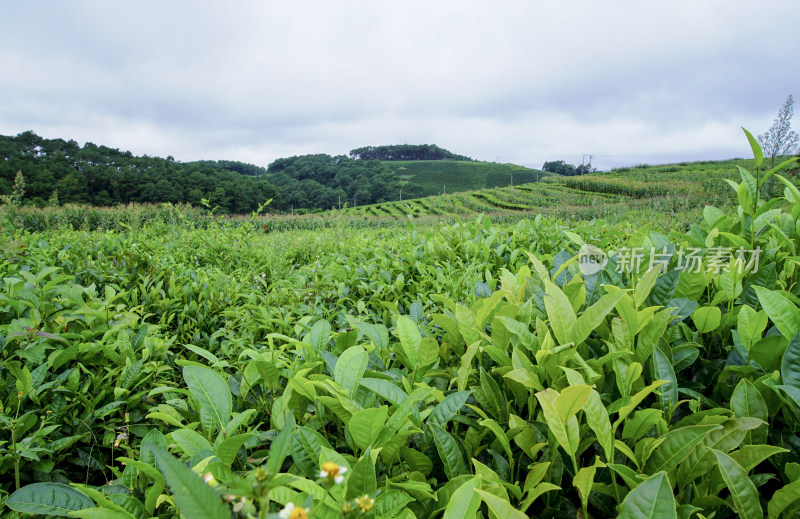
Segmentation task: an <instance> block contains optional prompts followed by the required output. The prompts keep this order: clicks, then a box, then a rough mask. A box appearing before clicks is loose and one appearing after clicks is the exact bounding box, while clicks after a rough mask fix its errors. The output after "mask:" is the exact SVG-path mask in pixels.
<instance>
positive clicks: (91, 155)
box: [0, 131, 465, 213]
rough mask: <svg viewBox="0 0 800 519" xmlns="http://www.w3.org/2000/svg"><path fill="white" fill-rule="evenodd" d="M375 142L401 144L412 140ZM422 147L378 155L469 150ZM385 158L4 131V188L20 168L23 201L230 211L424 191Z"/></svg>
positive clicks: (1, 190)
mask: <svg viewBox="0 0 800 519" xmlns="http://www.w3.org/2000/svg"><path fill="white" fill-rule="evenodd" d="M369 148H373V149H379V148H382V149H387V150H388V149H389V148H397V149H398V150H400V149H405V148H406V145H402V146H396V147H392V146H379V147H369ZM416 148H418V149H417V151H416V152H413V153H412V152H411V151H410V150H406V151H402V152H397V153H394V152H392V153H388V155H387V154H384V153H383V152H381V153H378V155H381V156H383V157H386V156H397V157H400V156H402V157H408V156H420V157H423V156H425V157H428V159H427V160H445V158H450V159H451V160H455V159H453V157H456V158H458V160H461V159H462V158H465V157H462V156H460V155H454V154H452V153H450V152H448V151H447V150H443V149H442V148H439V147H438V146H435V145H425V146H417V147H416ZM423 148H424V149H423ZM364 149H367V148H364ZM425 150H427V151H425ZM355 151H356V150H353V152H355ZM353 152H351V155H353ZM414 153H417V154H418V155H414ZM426 153H427V155H426ZM356 155H358V154H356ZM381 160H391V159H386V158H382V159H371V158H366V157H361V156H358V158H353V156H350V157H348V156H345V155H337V156H331V155H324V154H316V155H303V156H299V157H298V156H295V157H288V158H281V159H278V160H275V161H274V162H272V163H271V164H270V165H269V167H267V168H263V167H260V166H256V165H253V164H248V163H244V162H237V161H232V160H218V161H212V160H201V161H194V162H179V161H176V160H175V159H174V158H173V157H172V156H168V157H166V158H161V157H150V156H147V155H144V156H135V155H133V154H132V153H131V152H130V151H120V150H119V149H116V148H109V147H106V146H98V145H96V144H94V143H91V142H87V143H85V144H84V145H83V146H81V145H79V144H78V143H77V142H76V141H74V140H64V139H46V138H43V137H40V136H39V135H36V134H35V133H33V132H32V131H27V132H24V133H20V134H19V135H16V136H3V135H0V195H3V194H9V193H11V192H12V189H13V185H14V179H15V177H16V174H17V172H22V174H23V176H24V180H25V195H24V199H23V200H22V203H29V204H34V205H38V206H44V205H46V204H47V201H48V200H50V201H52V200H57V201H58V202H59V203H79V204H91V205H98V206H112V205H119V204H128V203H131V202H139V203H163V202H171V203H189V204H192V205H200V204H201V201H202V200H203V199H207V200H209V201H210V203H211V205H213V206H218V207H219V208H220V210H222V211H224V212H229V213H248V212H250V211H254V210H256V209H257V208H258V207H259V204H261V203H263V202H265V201H266V200H268V199H273V202H272V204H271V205H270V206H269V209H270V210H279V211H292V210H293V211H295V212H297V211H301V212H302V211H316V210H326V209H331V208H334V207H344V206H345V205H348V206H352V205H364V204H373V203H380V202H384V201H391V200H397V199H398V197H399V193H400V190H401V189H402V191H403V197H404V198H414V197H418V196H421V194H422V188H421V186H419V185H416V184H414V183H413V182H406V181H403V180H402V179H401V178H400V177H399V176H398V174H397V172H396V171H395V170H394V169H392V168H390V167H389V166H387V165H386V164H383V163H382V162H381ZM398 160H399V159H398Z"/></svg>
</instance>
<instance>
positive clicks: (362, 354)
mask: <svg viewBox="0 0 800 519" xmlns="http://www.w3.org/2000/svg"><path fill="white" fill-rule="evenodd" d="M367 360H368V354H367V351H366V350H365V349H364V348H362V347H361V346H351V347H350V348H348V349H346V350H345V351H344V352H343V353H342V354H341V355H340V356H339V360H337V361H336V367H335V368H334V372H333V378H334V380H336V383H337V384H339V385H340V386H341V387H342V389H345V390H347V391H350V394H351V395H352V393H353V389H354V388H355V383H356V380H358V379H360V378H361V377H362V376H363V375H364V371H366V369H367Z"/></svg>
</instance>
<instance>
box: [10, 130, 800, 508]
mask: <svg viewBox="0 0 800 519" xmlns="http://www.w3.org/2000/svg"><path fill="white" fill-rule="evenodd" d="M756 145H757V144H756ZM756 155H757V154H756ZM742 169H744V168H742ZM734 174H736V175H738V178H739V179H740V180H741V182H740V183H739V182H734V181H732V184H735V185H731V187H733V188H734V196H735V197H736V198H735V200H736V202H737V205H736V206H735V207H733V208H731V207H728V206H724V207H723V208H713V207H708V208H706V209H705V210H704V211H703V213H702V215H700V214H698V215H697V220H695V221H694V222H693V224H692V225H689V226H687V227H686V228H685V229H677V228H671V229H670V228H665V227H658V226H647V225H645V224H644V220H631V221H628V222H623V223H619V221H610V220H597V221H577V222H576V221H573V220H570V221H568V222H567V221H561V220H556V219H550V218H544V217H542V216H538V217H537V218H534V219H509V220H507V221H502V220H499V221H495V222H490V221H489V220H488V219H485V218H476V219H473V220H468V221H455V222H454V223H452V224H447V225H445V224H442V223H440V222H433V223H431V222H425V221H424V220H413V221H410V222H403V223H402V224H399V223H398V224H396V225H393V226H389V225H387V226H384V227H374V228H373V227H363V228H360V227H357V226H356V225H355V224H348V223H346V222H344V221H335V222H332V223H328V224H326V225H328V226H327V227H322V226H320V228H318V229H308V228H306V229H289V230H284V231H278V230H274V232H270V233H263V232H260V231H259V229H260V228H259V227H258V226H257V225H256V222H258V218H259V217H258V216H254V217H252V218H251V219H245V220H242V221H241V222H237V223H236V224H235V225H233V224H229V223H228V222H226V221H225V220H224V219H222V218H219V217H217V216H216V215H215V214H212V215H208V216H204V217H198V218H197V219H196V220H195V219H194V217H193V216H192V215H191V214H190V213H188V212H183V211H182V210H180V209H178V208H175V207H172V208H162V210H163V213H159V214H160V215H162V216H163V217H164V218H165V219H162V218H161V217H158V218H152V219H150V220H145V219H143V218H142V219H141V220H137V222H138V223H137V224H136V225H133V223H134V221H133V220H129V221H130V222H131V223H130V224H129V223H125V221H123V220H121V218H123V217H122V216H120V217H116V216H115V217H114V218H120V220H119V221H118V222H117V223H116V224H115V225H116V226H115V225H112V226H110V227H108V228H104V230H97V229H96V228H95V230H90V229H85V230H73V229H71V228H70V227H68V226H55V227H54V228H52V229H49V228H46V229H44V230H42V231H25V232H21V231H18V230H16V229H13V228H10V229H8V230H7V231H5V232H4V233H3V234H2V235H0V245H1V246H0V406H1V407H0V500H2V506H3V507H4V508H3V512H2V513H3V514H4V516H9V517H12V516H16V514H17V512H21V513H29V514H41V515H65V516H66V515H71V516H77V517H114V518H116V517H135V518H139V517H141V518H147V517H176V516H179V515H183V516H186V517H231V516H234V517H276V516H277V514H279V513H281V512H283V515H284V516H285V515H287V514H288V513H289V511H290V510H295V511H296V512H295V516H298V515H300V516H302V515H303V513H305V514H307V515H310V516H311V517H332V518H336V517H341V516H342V515H344V516H345V517H361V516H363V517H375V518H386V519H392V518H406V519H411V518H413V517H420V518H421V517H448V518H449V517H454V518H455V517H464V516H469V517H472V516H477V515H478V514H481V515H482V516H483V517H488V518H495V517H497V518H499V517H525V516H536V517H544V518H561V517H578V516H580V517H589V516H593V517H614V516H621V517H653V518H660V517H665V518H667V517H670V518H671V517H711V516H714V517H733V516H736V515H739V516H744V517H763V516H764V515H765V514H766V515H767V516H769V517H792V516H793V515H796V514H797V512H798V511H799V510H800V486H798V481H800V465H798V464H797V459H798V457H799V456H800V437H798V433H799V432H800V360H799V359H800V333H798V329H799V328H800V324H799V323H798V322H797V314H798V312H800V307H799V306H798V303H800V288H798V283H797V261H796V259H797V257H798V254H797V243H798V240H800V235H798V229H800V225H798V223H800V191H798V190H797V188H796V187H795V186H794V184H792V183H791V182H789V181H788V180H786V179H785V178H783V177H778V176H776V175H778V173H777V172H775V171H773V172H758V171H756V172H755V173H751V172H750V171H749V170H747V171H742V170H739V169H738V168H734ZM770 177H775V179H776V182H777V183H779V184H778V185H782V186H784V187H785V190H784V192H783V196H782V197H781V198H774V199H772V200H766V199H765V198H766V196H767V193H766V192H765V190H762V187H763V186H764V185H765V182H766V181H767V180H768V179H769V178H770ZM727 185H730V184H726V186H727ZM742 186H743V187H742ZM168 215H171V216H170V217H169V218H171V219H166V217H167V216H168ZM128 217H129V218H134V217H135V218H139V216H136V215H133V216H131V215H129V216H128ZM632 218H635V216H633V217H632ZM649 219H652V214H649V215H648V220H649ZM107 222H108V223H112V224H113V222H114V220H112V217H109V219H108V220H107ZM631 222H634V223H631ZM664 222H666V223H665V224H663V225H665V226H666V225H670V222H671V220H669V219H668V217H666V216H665V218H664ZM123 223H124V225H122V224H123ZM584 243H590V244H594V245H596V246H597V247H598V248H600V249H601V250H603V251H604V252H606V253H607V256H608V263H607V264H606V265H605V266H604V267H602V268H601V269H600V270H599V271H597V272H594V273H587V272H582V271H581V268H580V262H579V261H578V256H579V251H580V247H581V246H582V245H583V244H584ZM632 248H639V249H642V250H650V249H651V248H652V249H653V250H658V251H660V252H661V253H662V254H663V256H664V258H663V259H664V265H665V266H666V268H665V269H664V270H665V271H662V270H661V269H660V268H653V269H648V267H649V265H648V264H647V262H646V261H644V262H642V264H641V265H635V264H630V265H629V267H630V268H621V265H623V264H624V263H625V261H624V253H625V250H626V249H632ZM690 248H694V249H698V250H699V251H700V252H702V253H703V254H702V255H701V256H702V258H701V261H700V263H699V265H698V269H697V271H690V270H689V269H686V268H684V269H683V270H679V267H681V266H684V265H682V263H681V261H683V260H685V259H686V251H687V250H688V249H690ZM740 248H744V249H750V248H758V249H760V250H761V251H763V255H762V256H761V257H760V260H759V263H758V265H757V266H756V264H755V263H754V262H753V261H750V260H751V259H752V258H750V257H749V255H746V254H743V253H742V254H739V249H740ZM681 251H683V253H681ZM712 254H713V255H714V256H713V258H714V259H712ZM740 255H741V256H742V259H740V258H739V256H740ZM722 259H724V260H726V263H725V264H726V266H727V267H728V268H727V269H726V268H722V267H721V266H720V265H719V261H721V260H722ZM657 266H661V265H660V264H659V265H657ZM636 267H638V268H636Z"/></svg>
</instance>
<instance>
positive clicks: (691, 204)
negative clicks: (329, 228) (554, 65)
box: [342, 159, 777, 218]
mask: <svg viewBox="0 0 800 519" xmlns="http://www.w3.org/2000/svg"><path fill="white" fill-rule="evenodd" d="M394 164H397V166H398V170H399V171H403V172H404V175H405V177H406V178H407V179H413V181H414V182H417V183H418V184H421V185H425V186H428V189H429V192H430V191H434V190H435V193H436V194H435V195H434V196H427V197H422V198H418V199H413V200H410V199H405V197H404V200H403V201H402V202H399V201H397V202H387V203H381V204H372V205H364V206H359V207H351V208H348V209H346V210H343V211H342V212H343V213H344V214H350V215H362V216H366V217H370V218H406V217H407V216H408V215H412V216H414V217H417V216H428V215H432V216H448V215H449V216H455V215H470V214H480V213H526V212H535V213H553V212H558V213H559V214H567V215H572V216H575V217H580V218H594V217H602V216H608V215H612V214H614V213H617V212H620V211H625V210H627V209H629V208H637V207H638V208H654V207H655V208H657V209H659V210H663V211H667V212H674V211H683V210H694V209H696V208H702V207H704V206H705V205H708V204H711V205H725V204H727V203H729V202H731V201H732V200H733V199H734V196H733V191H732V190H731V189H730V188H729V187H728V186H727V184H726V183H725V182H724V179H735V178H737V177H738V171H737V169H736V166H737V165H739V166H742V167H745V168H752V167H753V161H752V160H739V159H736V160H729V161H716V162H712V161H702V162H691V163H680V164H668V165H659V166H646V165H645V166H636V167H631V168H619V169H616V170H612V171H610V172H608V173H593V174H590V175H583V176H573V177H563V176H560V175H552V174H546V173H545V174H543V176H542V177H541V181H540V182H538V183H536V182H533V183H531V181H530V180H529V179H530V178H531V177H533V176H534V175H535V174H536V172H535V170H524V169H523V170H518V169H513V168H514V166H510V165H507V164H487V163H453V162H440V163H436V164H430V163H427V164H426V163H423V162H405V163H394ZM487 166H493V168H490V167H487ZM401 168H405V169H401ZM512 172H513V175H514V185H513V187H512V186H511V185H510V176H511V173H512ZM544 175H547V176H544ZM518 179H519V180H518ZM440 180H441V181H442V184H443V185H446V188H447V194H446V195H445V194H439V193H441V192H442V187H443V186H442V185H439V186H438V190H436V186H437V185H438V184H437V183H436V182H438V181H440ZM534 180H535V177H534ZM518 182H519V183H518ZM523 182H524V183H523ZM469 185H479V186H486V188H484V189H475V190H470V189H469V187H468V186H469ZM451 186H452V187H451ZM459 188H462V189H459ZM451 189H452V191H451ZM766 189H767V190H772V191H775V192H774V193H773V194H777V186H776V185H775V184H774V182H772V183H771V182H768V183H767V186H766Z"/></svg>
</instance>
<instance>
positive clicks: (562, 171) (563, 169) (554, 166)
mask: <svg viewBox="0 0 800 519" xmlns="http://www.w3.org/2000/svg"><path fill="white" fill-rule="evenodd" d="M542 171H549V172H550V173H557V174H559V175H564V176H567V177H571V176H573V175H586V174H587V173H596V172H597V168H593V167H592V165H591V164H581V165H580V166H573V165H572V164H569V163H567V162H564V161H563V160H553V161H550V162H545V163H544V166H542Z"/></svg>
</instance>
